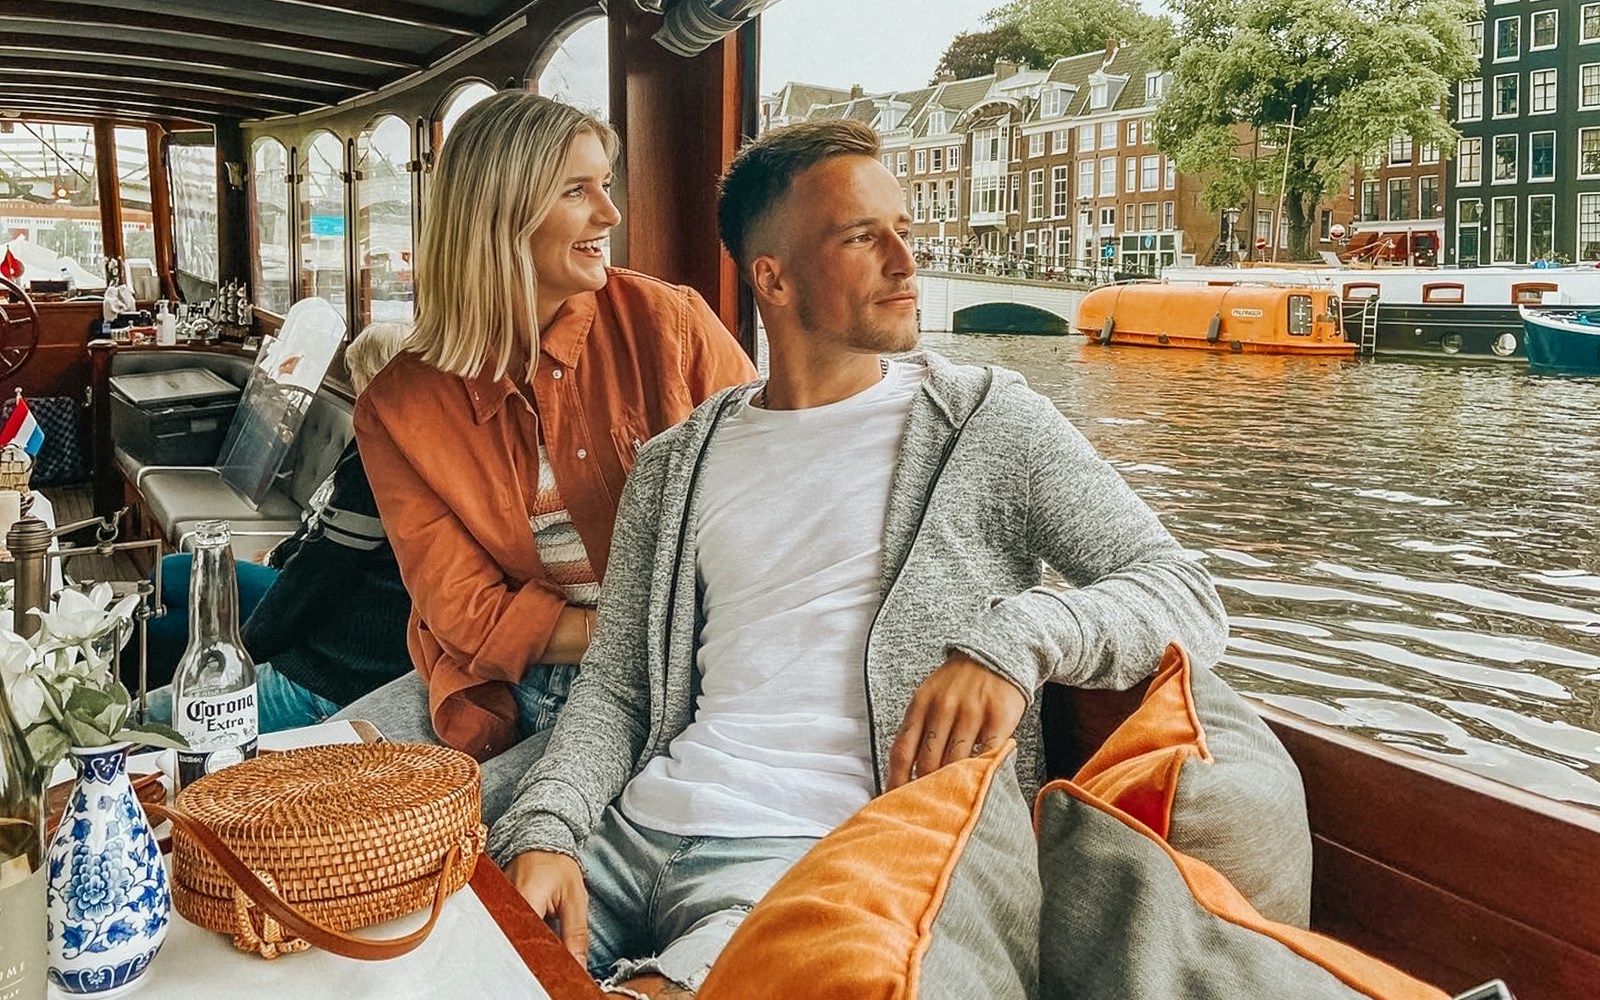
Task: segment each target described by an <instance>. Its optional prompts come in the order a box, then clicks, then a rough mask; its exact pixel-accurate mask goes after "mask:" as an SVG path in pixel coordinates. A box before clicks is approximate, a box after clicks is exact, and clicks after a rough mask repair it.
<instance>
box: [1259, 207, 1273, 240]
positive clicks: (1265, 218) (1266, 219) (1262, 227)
mask: <svg viewBox="0 0 1600 1000" xmlns="http://www.w3.org/2000/svg"><path fill="white" fill-rule="evenodd" d="M1271 238H1272V212H1271V210H1269V209H1265V208H1262V209H1257V210H1256V239H1258V240H1270V239H1271Z"/></svg>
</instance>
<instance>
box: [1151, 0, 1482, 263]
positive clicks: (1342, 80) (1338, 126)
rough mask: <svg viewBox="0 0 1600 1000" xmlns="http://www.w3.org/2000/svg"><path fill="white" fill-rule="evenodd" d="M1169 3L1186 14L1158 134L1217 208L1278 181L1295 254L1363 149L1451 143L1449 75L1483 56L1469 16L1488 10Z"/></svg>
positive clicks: (1448, 5) (1292, 1)
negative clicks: (1472, 38) (1406, 142)
mask: <svg viewBox="0 0 1600 1000" xmlns="http://www.w3.org/2000/svg"><path fill="white" fill-rule="evenodd" d="M1169 6H1170V7H1171V8H1172V10H1173V12H1174V13H1175V14H1176V15H1177V20H1178V26H1177V28H1176V29H1175V35H1174V37H1173V46H1172V50H1171V53H1170V56H1169V58H1168V59H1167V60H1166V62H1167V64H1168V65H1169V66H1170V68H1171V69H1172V71H1173V82H1172V86H1171V88H1170V89H1169V90H1168V91H1167V95H1166V99H1165V100H1164V101H1163V102H1162V105H1161V108H1160V110H1159V111H1158V112H1157V114H1156V126H1155V127H1156V136H1157V142H1158V143H1159V144H1160V146H1161V148H1162V149H1163V150H1164V151H1165V152H1167V153H1168V155H1170V156H1172V157H1174V158H1175V159H1176V161H1177V165H1178V169H1179V170H1182V171H1184V172H1185V173H1193V174H1201V175H1205V176H1207V177H1208V178H1209V180H1208V183H1207V185H1206V189H1205V194H1204V197H1205V201H1206V204H1207V205H1208V206H1209V207H1210V208H1212V209H1213V210H1216V209H1220V208H1223V207H1231V206H1237V205H1241V204H1243V203H1244V202H1245V201H1246V200H1248V198H1249V196H1250V192H1251V191H1252V190H1260V191H1262V192H1264V193H1266V194H1268V195H1269V196H1270V197H1273V198H1276V197H1278V196H1279V194H1280V186H1281V188H1282V194H1283V199H1284V201H1283V204H1284V215H1285V216H1286V218H1287V220H1288V224H1289V253H1290V256H1291V257H1292V258H1295V259H1305V258H1307V257H1308V256H1309V253H1308V236H1309V232H1310V228H1311V222H1312V219H1313V215H1314V213H1315V212H1316V207H1317V205H1318V203H1319V202H1321V201H1322V200H1323V199H1324V198H1326V197H1327V196H1328V195H1329V194H1331V193H1333V192H1334V191H1336V190H1338V189H1339V188H1340V187H1341V186H1342V185H1343V184H1344V183H1345V181H1346V178H1347V176H1348V172H1349V169H1350V167H1351V165H1352V164H1353V163H1354V162H1355V161H1356V160H1358V159H1359V158H1360V157H1361V156H1363V155H1364V154H1366V153H1369V152H1374V151H1377V150H1385V149H1387V148H1388V145H1389V140H1390V139H1392V138H1395V137H1397V136H1406V135H1409V136H1411V137H1412V138H1413V139H1414V140H1415V141H1416V142H1417V143H1419V144H1420V143H1426V142H1432V143H1438V144H1439V147H1440V148H1441V149H1454V148H1455V142H1456V139H1457V138H1458V134H1457V133H1456V131H1455V129H1453V128H1451V126H1450V123H1449V121H1448V120H1447V118H1446V117H1445V109H1446V107H1447V98H1448V95H1449V93H1450V90H1451V88H1452V87H1453V86H1454V84H1455V82H1456V81H1457V80H1460V79H1462V78H1464V77H1466V76H1467V75H1469V74H1470V73H1472V72H1473V71H1474V69H1475V67H1476V57H1475V56H1474V54H1473V52H1472V50H1471V48H1470V43H1469V42H1468V39H1467V29H1466V25H1467V22H1468V21H1471V20H1474V19H1476V18H1477V17H1479V16H1481V4H1480V0H1169ZM1291 114H1292V115H1293V116H1294V124H1295V126H1296V127H1295V128H1294V130H1293V140H1292V142H1290V141H1289V131H1290V130H1289V128H1288V127H1287V126H1288V125H1289V122H1290V117H1291ZM1257 136H1259V139H1260V143H1261V145H1260V146H1259V148H1258V147H1257V145H1256V143H1255V138H1256V137H1257ZM1286 167H1287V181H1286V183H1282V182H1283V180H1284V176H1285V173H1284V172H1285V168H1286Z"/></svg>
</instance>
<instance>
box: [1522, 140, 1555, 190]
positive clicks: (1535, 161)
mask: <svg viewBox="0 0 1600 1000" xmlns="http://www.w3.org/2000/svg"><path fill="white" fill-rule="evenodd" d="M1555 178H1556V134H1555V133H1554V132H1535V133H1533V134H1532V135H1530V136H1528V180H1530V181H1553V180H1555Z"/></svg>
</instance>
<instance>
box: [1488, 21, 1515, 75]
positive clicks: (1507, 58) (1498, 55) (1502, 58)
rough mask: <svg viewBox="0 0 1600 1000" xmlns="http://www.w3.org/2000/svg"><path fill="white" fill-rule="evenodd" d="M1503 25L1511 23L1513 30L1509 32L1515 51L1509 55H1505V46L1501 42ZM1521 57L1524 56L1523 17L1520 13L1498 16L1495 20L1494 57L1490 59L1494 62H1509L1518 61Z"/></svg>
mask: <svg viewBox="0 0 1600 1000" xmlns="http://www.w3.org/2000/svg"><path fill="white" fill-rule="evenodd" d="M1503 25H1510V26H1511V30H1510V32H1509V34H1510V35H1511V46H1512V48H1513V49H1514V51H1512V52H1511V53H1510V54H1509V55H1505V54H1503V53H1502V52H1501V49H1502V48H1503V46H1502V45H1501V44H1500V38H1501V27H1502V26H1503ZM1521 58H1522V17H1521V16H1520V15H1518V16H1514V17H1501V18H1496V19H1495V22H1494V58H1493V59H1491V60H1490V61H1491V62H1494V63H1507V62H1516V61H1517V60H1518V59H1521Z"/></svg>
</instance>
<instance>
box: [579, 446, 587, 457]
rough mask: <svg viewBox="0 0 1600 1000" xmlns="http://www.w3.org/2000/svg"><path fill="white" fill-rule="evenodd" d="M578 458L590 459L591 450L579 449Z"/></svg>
mask: <svg viewBox="0 0 1600 1000" xmlns="http://www.w3.org/2000/svg"><path fill="white" fill-rule="evenodd" d="M578 457H579V458H588V457H589V450H588V449H587V448H579V449H578Z"/></svg>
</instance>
